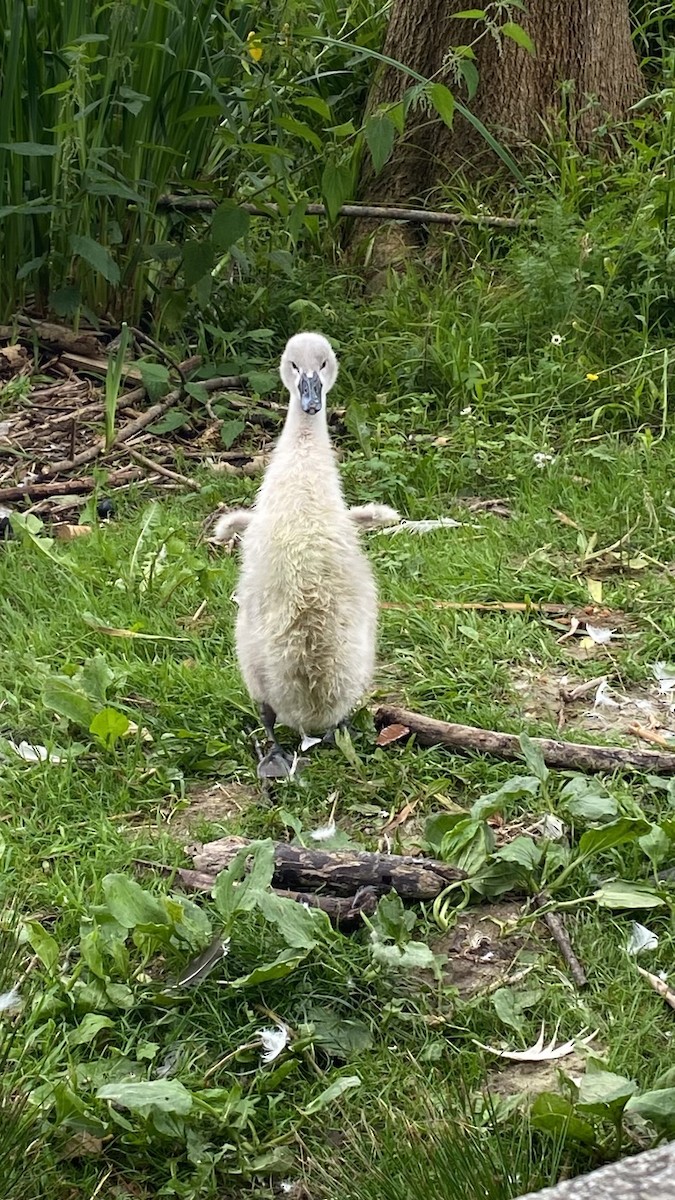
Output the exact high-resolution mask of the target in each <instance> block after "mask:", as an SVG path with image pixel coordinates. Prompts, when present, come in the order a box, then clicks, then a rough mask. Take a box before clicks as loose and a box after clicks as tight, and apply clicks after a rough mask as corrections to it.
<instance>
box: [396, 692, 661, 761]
mask: <svg viewBox="0 0 675 1200" xmlns="http://www.w3.org/2000/svg"><path fill="white" fill-rule="evenodd" d="M375 724H376V725H377V727H378V728H379V729H382V728H384V727H385V726H387V725H405V726H406V727H407V728H408V729H409V730H410V732H411V733H414V734H415V736H416V738H417V740H418V742H419V743H420V744H421V745H422V746H447V747H448V748H449V749H453V750H471V751H473V752H474V753H476V754H490V755H492V756H493V757H494V758H503V759H510V760H515V761H519V760H522V758H523V752H522V749H521V746H520V742H519V740H518V738H517V737H516V735H515V734H513V733H499V732H497V731H495V730H492V729H476V728H475V727H474V726H473V725H451V724H449V723H448V722H447V721H437V720H435V719H434V718H433V717H425V716H424V715H423V714H422V713H416V712H411V711H410V710H409V709H407V708H399V707H398V706H396V705H383V706H382V707H380V708H378V709H377V711H376V713H375ZM532 741H533V742H534V744H535V746H538V748H539V749H540V750H541V752H542V754H543V756H544V762H545V763H546V764H547V766H549V767H557V768H559V769H561V770H572V771H588V772H594V771H608V772H612V771H616V770H622V771H640V772H645V773H646V774H652V775H675V753H673V754H666V753H659V752H658V751H656V750H625V749H623V747H619V746H587V745H584V744H582V743H579V742H560V741H555V740H554V739H553V738H533V739H532Z"/></svg>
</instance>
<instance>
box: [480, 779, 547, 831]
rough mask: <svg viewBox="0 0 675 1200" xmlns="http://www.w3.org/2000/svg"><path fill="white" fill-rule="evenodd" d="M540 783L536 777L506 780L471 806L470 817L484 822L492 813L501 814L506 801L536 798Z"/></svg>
mask: <svg viewBox="0 0 675 1200" xmlns="http://www.w3.org/2000/svg"><path fill="white" fill-rule="evenodd" d="M540 788H541V783H540V781H539V779H537V777H536V775H514V776H513V777H512V778H511V779H507V780H506V783H503V784H502V786H501V787H500V788H498V789H497V791H496V792H488V794H487V795H486V796H481V797H480V798H479V799H478V800H476V801H475V803H474V804H472V806H471V816H472V817H474V818H475V819H476V820H485V818H486V817H491V816H492V815H493V813H496V812H501V811H502V809H503V808H505V807H506V803H507V801H508V800H522V799H524V798H525V797H528V796H532V797H534V796H538V795H539V790H540Z"/></svg>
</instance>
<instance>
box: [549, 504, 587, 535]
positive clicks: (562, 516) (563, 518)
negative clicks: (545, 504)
mask: <svg viewBox="0 0 675 1200" xmlns="http://www.w3.org/2000/svg"><path fill="white" fill-rule="evenodd" d="M553 516H554V517H557V518H558V520H559V521H560V524H561V525H569V527H570V529H577V530H578V529H580V528H581V526H579V525H577V522H576V521H573V520H572V518H571V517H568V516H567V513H564V512H561V511H560V509H559V508H554V509H553Z"/></svg>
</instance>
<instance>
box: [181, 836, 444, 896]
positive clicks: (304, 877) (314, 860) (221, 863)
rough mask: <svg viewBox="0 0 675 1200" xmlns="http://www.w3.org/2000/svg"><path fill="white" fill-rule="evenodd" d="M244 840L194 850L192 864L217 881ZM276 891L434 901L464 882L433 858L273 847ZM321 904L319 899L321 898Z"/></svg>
mask: <svg viewBox="0 0 675 1200" xmlns="http://www.w3.org/2000/svg"><path fill="white" fill-rule="evenodd" d="M249 844H250V841H249V839H248V838H239V837H226V838H218V840H217V841H215V842H207V843H206V844H205V845H203V846H198V847H196V848H195V851H194V852H193V855H192V858H193V862H194V865H195V867H196V868H197V870H198V871H201V872H205V873H207V874H210V875H217V874H218V872H219V871H222V870H224V868H225V867H227V866H229V864H230V863H231V862H232V859H233V858H234V856H235V855H236V854H237V853H238V851H239V850H241V848H242V846H248V845H249ZM274 860H275V867H274V876H273V879H272V883H273V885H274V887H275V888H282V889H288V890H289V891H299V892H314V891H316V889H317V888H326V889H327V890H328V891H329V892H331V893H332V894H333V895H336V896H354V895H355V893H357V892H358V891H359V889H360V888H372V889H373V891H374V892H375V893H377V895H380V896H381V895H383V894H384V893H385V892H390V891H391V890H392V888H393V890H394V891H396V892H398V894H399V896H400V897H401V899H403V900H433V899H434V897H435V896H438V895H439V894H440V892H442V891H443V889H444V888H446V887H447V886H448V884H449V883H456V882H457V881H458V880H460V879H465V878H466V875H465V873H464V871H460V870H458V869H457V868H456V867H450V866H448V864H447V863H443V862H438V861H437V860H436V859H433V858H414V857H413V856H412V855H408V854H373V853H371V852H369V851H366V850H359V851H356V850H340V851H329V850H315V849H314V848H313V847H312V848H311V849H309V848H306V847H304V846H288V845H286V844H285V843H284V842H275V845H274ZM322 899H323V897H322Z"/></svg>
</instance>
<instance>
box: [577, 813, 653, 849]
mask: <svg viewBox="0 0 675 1200" xmlns="http://www.w3.org/2000/svg"><path fill="white" fill-rule="evenodd" d="M648 832H649V822H648V821H644V820H643V819H642V818H641V817H620V818H619V820H618V821H612V823H611V825H603V826H602V828H601V829H587V830H586V832H585V833H584V834H583V835H582V837H581V838H580V840H579V854H580V855H581V857H582V858H586V857H587V856H588V855H591V854H600V853H601V852H602V851H603V850H611V849H612V848H613V847H614V846H623V845H625V843H626V842H636V841H637V840H638V838H639V837H641V835H642V834H644V833H648Z"/></svg>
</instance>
